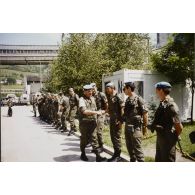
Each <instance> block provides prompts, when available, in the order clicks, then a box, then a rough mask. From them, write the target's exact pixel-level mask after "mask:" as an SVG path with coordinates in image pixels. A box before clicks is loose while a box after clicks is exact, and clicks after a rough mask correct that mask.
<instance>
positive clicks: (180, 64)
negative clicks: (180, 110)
mask: <svg viewBox="0 0 195 195" xmlns="http://www.w3.org/2000/svg"><path fill="white" fill-rule="evenodd" d="M194 58H195V36H194V34H192V33H191V34H190V33H178V34H173V38H172V39H171V40H170V41H169V43H168V44H167V45H166V46H165V47H164V48H162V49H161V50H160V52H157V53H155V54H153V55H152V57H151V59H152V62H153V65H154V68H155V69H156V70H157V71H159V72H162V73H163V74H165V75H166V76H168V77H169V78H170V79H171V80H172V82H173V83H175V84H176V83H183V84H186V82H188V83H189V84H190V87H191V92H192V104H191V123H192V122H193V106H194V102H193V100H194V90H195V70H194V68H195V67H194Z"/></svg>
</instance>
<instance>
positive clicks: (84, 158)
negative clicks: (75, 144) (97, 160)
mask: <svg viewBox="0 0 195 195" xmlns="http://www.w3.org/2000/svg"><path fill="white" fill-rule="evenodd" d="M80 159H81V160H83V161H88V158H87V156H86V154H85V153H81V156H80Z"/></svg>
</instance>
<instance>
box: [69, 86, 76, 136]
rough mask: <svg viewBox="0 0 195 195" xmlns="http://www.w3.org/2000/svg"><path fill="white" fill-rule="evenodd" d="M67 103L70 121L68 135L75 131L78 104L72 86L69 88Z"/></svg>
mask: <svg viewBox="0 0 195 195" xmlns="http://www.w3.org/2000/svg"><path fill="white" fill-rule="evenodd" d="M69 103H70V112H69V121H70V132H69V134H68V136H70V135H71V134H72V133H73V132H76V131H77V130H76V125H75V118H76V114H77V111H78V106H79V96H78V95H77V94H76V93H75V92H74V89H73V88H69Z"/></svg>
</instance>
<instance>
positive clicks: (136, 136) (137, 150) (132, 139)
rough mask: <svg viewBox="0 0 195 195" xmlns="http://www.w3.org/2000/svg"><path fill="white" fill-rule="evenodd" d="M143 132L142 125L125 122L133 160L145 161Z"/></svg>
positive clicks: (126, 139) (127, 142)
mask: <svg viewBox="0 0 195 195" xmlns="http://www.w3.org/2000/svg"><path fill="white" fill-rule="evenodd" d="M142 138H143V134H142V131H141V128H140V127H135V126H134V125H131V124H128V123H126V124H125V141H126V147H127V150H128V153H129V156H130V160H131V161H136V160H137V161H138V162H144V153H143V149H142V146H141V143H142Z"/></svg>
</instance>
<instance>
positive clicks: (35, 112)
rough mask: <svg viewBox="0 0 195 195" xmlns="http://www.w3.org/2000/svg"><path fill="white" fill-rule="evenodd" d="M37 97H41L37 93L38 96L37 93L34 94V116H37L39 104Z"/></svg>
mask: <svg viewBox="0 0 195 195" xmlns="http://www.w3.org/2000/svg"><path fill="white" fill-rule="evenodd" d="M37 98H39V94H37V96H36V94H34V95H33V97H32V106H33V112H34V117H36V116H37V105H38V102H37Z"/></svg>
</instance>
